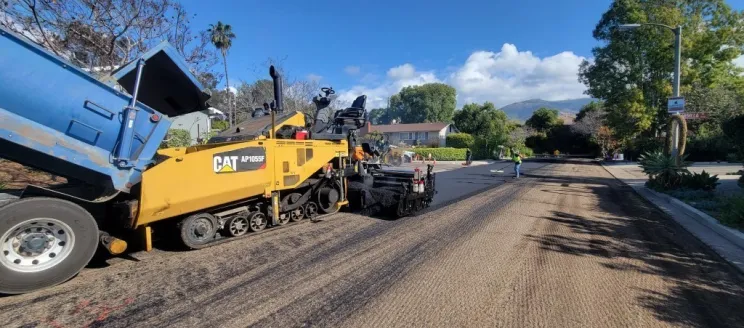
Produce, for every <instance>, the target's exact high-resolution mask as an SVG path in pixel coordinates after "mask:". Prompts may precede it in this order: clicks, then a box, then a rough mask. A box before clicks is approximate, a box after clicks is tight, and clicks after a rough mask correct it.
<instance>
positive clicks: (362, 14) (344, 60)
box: [182, 0, 744, 107]
mask: <svg viewBox="0 0 744 328" xmlns="http://www.w3.org/2000/svg"><path fill="white" fill-rule="evenodd" d="M182 3H183V5H184V6H185V9H186V10H188V11H189V12H190V13H197V16H196V17H195V18H194V19H193V20H192V24H193V25H194V28H195V29H200V28H202V27H206V26H207V25H208V24H210V23H216V22H217V21H218V20H221V21H223V22H224V23H229V24H231V25H232V26H233V29H234V31H235V33H236V34H237V38H236V39H235V40H234V41H233V48H232V50H231V51H230V54H229V56H228V64H229V69H230V71H229V73H230V77H231V81H232V80H236V79H240V80H245V81H249V82H250V81H253V80H255V79H256V78H257V77H259V76H257V72H256V68H257V67H259V65H260V64H261V63H263V62H265V61H266V59H267V58H269V57H273V58H285V57H286V59H285V61H284V63H283V66H284V68H285V70H287V71H288V72H289V73H290V74H291V75H293V76H295V77H300V78H315V79H320V80H319V81H320V83H321V84H323V85H330V86H333V87H334V89H336V90H338V91H339V93H340V97H341V98H342V100H343V99H353V97H355V96H356V95H358V94H359V93H365V94H368V97H369V103H370V104H369V105H371V106H374V107H376V106H377V105H380V104H382V103H384V101H385V99H386V98H387V97H388V96H389V95H390V94H393V93H395V92H397V91H398V90H399V88H400V87H402V86H405V85H414V84H421V83H426V82H435V81H440V82H446V83H449V84H450V85H453V86H454V87H455V88H456V89H457V90H458V102H459V103H461V104H462V103H463V102H468V101H493V102H495V103H496V105H497V106H503V105H507V104H508V103H511V102H514V101H520V100H526V99H530V98H543V99H550V100H557V99H567V98H576V97H582V96H583V95H582V92H583V90H584V87H583V86H582V85H580V84H579V83H578V81H577V79H576V72H577V65H578V64H577V63H579V62H580V61H581V60H582V59H584V58H587V57H590V56H591V49H592V47H593V46H595V45H597V42H596V41H595V40H594V39H593V38H592V30H593V28H594V26H595V24H596V23H597V22H598V20H599V18H600V16H601V15H602V13H603V12H604V11H605V10H607V8H609V5H610V3H611V1H610V0H559V1H555V0H520V1H497V0H491V1H488V0H483V1H475V0H458V1H439V0H430V1H404V0H398V1H390V0H379V1H361V0H360V1H337V0H326V1H307V0H284V1H250V0H245V1H237V0H211V1H204V0H185V1H182ZM729 4H730V5H732V6H733V7H734V8H738V9H744V0H735V1H733V0H730V1H729ZM258 73H260V74H265V75H266V74H267V73H265V72H258ZM261 77H263V76H261ZM369 105H368V106H369Z"/></svg>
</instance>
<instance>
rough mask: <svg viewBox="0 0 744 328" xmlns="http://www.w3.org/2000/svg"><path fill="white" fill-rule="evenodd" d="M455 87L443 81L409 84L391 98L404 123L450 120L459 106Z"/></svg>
mask: <svg viewBox="0 0 744 328" xmlns="http://www.w3.org/2000/svg"><path fill="white" fill-rule="evenodd" d="M456 94H457V92H456V91H455V88H453V87H451V86H449V85H446V84H443V83H427V84H424V85H419V86H408V87H405V88H403V89H402V90H400V92H399V93H397V94H395V95H393V96H392V97H391V98H390V107H391V109H392V110H393V111H394V112H395V113H396V114H397V115H399V116H400V119H401V121H402V122H403V123H424V122H450V121H452V115H453V114H454V113H455V107H456V106H457V100H456Z"/></svg>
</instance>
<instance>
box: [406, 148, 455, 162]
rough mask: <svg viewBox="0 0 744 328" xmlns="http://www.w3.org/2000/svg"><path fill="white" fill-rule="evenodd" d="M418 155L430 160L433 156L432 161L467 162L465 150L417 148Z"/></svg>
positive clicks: (415, 150) (414, 150)
mask: <svg viewBox="0 0 744 328" xmlns="http://www.w3.org/2000/svg"><path fill="white" fill-rule="evenodd" d="M413 152H415V153H416V155H419V156H421V157H423V158H428V156H429V154H431V158H432V159H436V160H438V161H464V160H465V149H464V148H459V149H458V148H451V147H446V148H416V149H413Z"/></svg>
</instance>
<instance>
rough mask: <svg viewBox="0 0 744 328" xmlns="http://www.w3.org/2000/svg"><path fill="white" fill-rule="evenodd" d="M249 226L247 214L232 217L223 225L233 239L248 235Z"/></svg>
mask: <svg viewBox="0 0 744 328" xmlns="http://www.w3.org/2000/svg"><path fill="white" fill-rule="evenodd" d="M249 226H250V222H249V220H248V213H244V214H238V215H236V216H233V217H231V218H230V219H229V220H227V222H226V223H225V227H226V228H227V232H228V233H229V234H230V236H233V237H238V236H242V235H245V234H246V233H248V229H249Z"/></svg>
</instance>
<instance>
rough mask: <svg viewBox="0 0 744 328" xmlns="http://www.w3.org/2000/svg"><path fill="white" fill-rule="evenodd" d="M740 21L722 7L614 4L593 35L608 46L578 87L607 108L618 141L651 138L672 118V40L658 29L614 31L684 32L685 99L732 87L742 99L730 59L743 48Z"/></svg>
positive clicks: (638, 0)
mask: <svg viewBox="0 0 744 328" xmlns="http://www.w3.org/2000/svg"><path fill="white" fill-rule="evenodd" d="M742 18H744V15H743V14H742V13H740V12H736V11H733V10H732V9H731V8H730V7H729V6H728V5H727V4H726V3H725V1H723V0H680V1H658V0H615V1H613V3H612V4H611V5H610V8H609V9H608V10H607V11H606V12H605V13H604V14H603V15H602V18H601V19H600V20H599V22H598V24H597V25H596V27H595V29H594V31H593V35H594V38H595V39H597V40H599V41H601V42H602V43H603V45H602V46H599V47H596V48H594V49H593V50H592V53H593V56H592V57H593V58H594V60H593V61H592V62H589V61H584V62H583V63H582V64H581V67H580V69H579V80H580V81H581V82H583V83H584V84H585V85H586V86H587V87H588V90H587V93H588V94H589V95H591V96H593V97H595V98H600V99H603V100H605V101H606V106H605V108H606V109H607V111H608V123H609V124H610V127H611V128H612V130H614V131H615V133H616V134H617V136H618V137H621V138H623V139H628V138H631V137H634V136H636V135H638V134H642V133H646V134H647V135H653V134H654V133H653V132H654V130H655V131H659V130H661V129H662V128H663V127H664V125H665V124H666V120H667V118H668V115H667V114H666V108H665V107H666V99H667V97H669V96H671V95H672V87H671V84H672V74H671V73H672V72H673V70H674V35H673V33H672V32H671V31H669V30H668V29H665V28H657V27H653V26H642V27H641V28H637V29H634V30H633V31H620V30H618V29H617V26H618V25H620V24H625V23H657V24H665V25H668V26H677V25H681V26H682V30H683V32H682V36H683V39H682V40H683V44H682V60H681V62H682V74H681V77H682V80H681V85H682V88H681V93H682V94H683V95H684V94H686V93H688V92H690V91H691V90H692V88H691V85H692V84H693V83H699V85H700V86H701V87H703V88H708V87H712V86H716V85H726V86H732V87H734V88H736V89H737V90H738V92H740V93H741V91H742V90H743V89H742V86H744V80H743V78H742V77H741V76H739V72H740V71H741V70H740V69H739V68H737V67H736V66H735V65H734V64H733V63H732V60H733V59H734V58H736V57H737V56H739V55H740V54H741V49H742V46H744V19H742ZM623 112H628V113H627V114H625V113H623ZM625 119H629V120H630V121H628V120H625ZM629 122H630V123H631V124H627V123H629Z"/></svg>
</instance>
